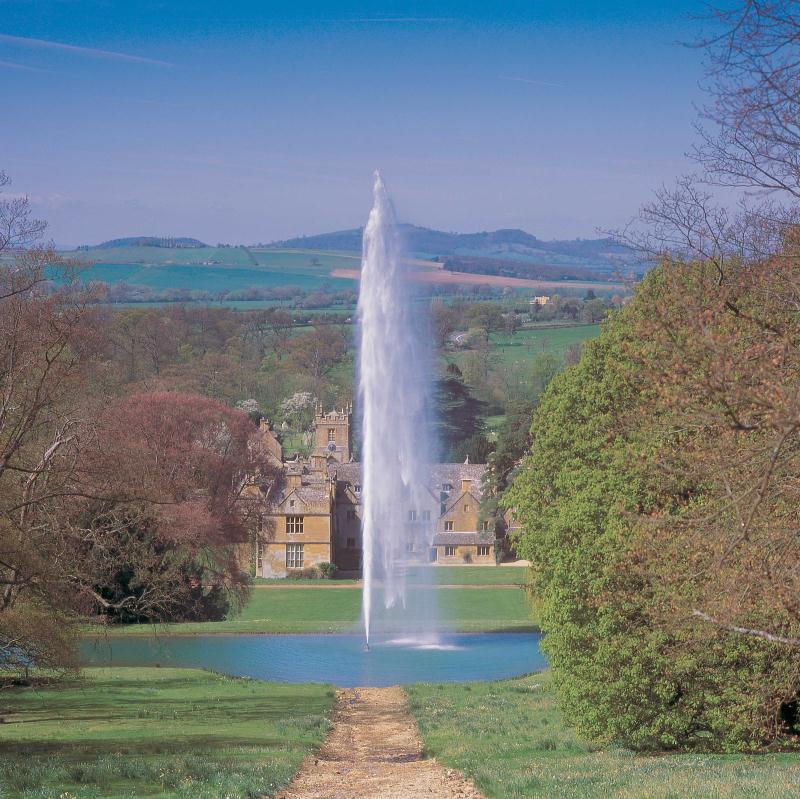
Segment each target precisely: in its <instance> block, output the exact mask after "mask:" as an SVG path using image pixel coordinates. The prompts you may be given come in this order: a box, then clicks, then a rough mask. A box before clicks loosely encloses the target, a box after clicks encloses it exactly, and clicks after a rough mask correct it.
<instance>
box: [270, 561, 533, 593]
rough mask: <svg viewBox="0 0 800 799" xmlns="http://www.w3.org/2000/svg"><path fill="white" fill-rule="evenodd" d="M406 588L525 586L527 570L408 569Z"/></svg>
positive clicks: (277, 581)
mask: <svg viewBox="0 0 800 799" xmlns="http://www.w3.org/2000/svg"><path fill="white" fill-rule="evenodd" d="M405 575H406V580H407V582H408V584H409V585H526V584H527V582H528V570H527V569H526V568H524V567H521V566H411V567H409V568H408V569H406V571H405ZM358 579H359V578H355V577H347V578H338V577H335V578H334V579H332V580H313V579H302V580H286V579H284V578H282V577H256V579H255V584H256V585H283V586H285V585H287V584H288V585H313V586H317V587H318V588H325V587H327V586H330V585H355V583H356V582H358Z"/></svg>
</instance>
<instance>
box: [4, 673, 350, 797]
mask: <svg viewBox="0 0 800 799" xmlns="http://www.w3.org/2000/svg"><path fill="white" fill-rule="evenodd" d="M333 699H334V692H333V690H332V689H331V688H330V687H329V686H324V685H284V684H277V683H265V682H258V681H256V680H246V679H240V678H233V677H224V676H222V675H218V674H211V673H209V672H205V671H199V670H193V669H159V668H118V669H86V670H85V671H84V672H83V673H82V679H73V680H67V681H66V682H62V683H59V684H58V685H53V686H46V685H45V686H38V687H8V686H6V687H5V688H4V690H3V693H2V713H3V722H4V723H3V724H2V731H1V732H0V741H2V758H0V796H2V797H3V798H4V799H11V798H12V797H13V799H49V798H50V797H53V799H56V798H57V797H61V798H62V799H74V798H75V797H80V799H84V797H85V798H86V799H89V798H90V797H91V798H92V799H94V797H100V796H102V797H120V799H122V798H123V797H125V798H128V797H143V796H147V797H151V798H152V799H166V798H167V797H170V799H172V798H174V799H178V798H179V797H180V799H212V797H213V799H217V797H230V799H248V798H249V797H257V796H262V795H263V796H273V795H274V793H275V791H276V789H278V788H280V787H282V786H283V785H285V784H286V783H287V782H288V781H289V780H290V779H291V777H292V776H293V775H294V773H295V771H296V770H297V767H298V766H299V764H300V762H301V760H302V759H303V758H304V757H305V756H306V755H307V754H308V753H310V752H311V751H312V750H313V749H315V748H317V747H318V746H319V745H320V743H321V742H322V740H323V738H324V736H325V734H326V732H327V730H328V728H329V722H328V714H329V713H330V709H331V706H332V703H333Z"/></svg>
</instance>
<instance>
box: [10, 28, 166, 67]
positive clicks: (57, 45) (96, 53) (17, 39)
mask: <svg viewBox="0 0 800 799" xmlns="http://www.w3.org/2000/svg"><path fill="white" fill-rule="evenodd" d="M0 42H5V43H6V44H13V45H18V46H20V47H30V48H33V49H37V50H59V51H61V52H63V53H73V54H75V55H83V56H90V57H92V58H107V59H111V60H112V61H129V62H133V63H137V64H151V65H152V66H157V67H173V66H175V65H174V64H171V63H170V62H169V61H160V60H159V59H157V58H145V57H144V56H140V55H130V54H129V53H117V52H115V51H113V50H97V49H96V48H94V47H79V46H78V45H75V44H64V43H63V42H53V41H50V40H49V39H29V38H28V37H26V36H10V35H9V34H7V33H0Z"/></svg>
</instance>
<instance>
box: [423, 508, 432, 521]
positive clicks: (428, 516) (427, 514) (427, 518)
mask: <svg viewBox="0 0 800 799" xmlns="http://www.w3.org/2000/svg"><path fill="white" fill-rule="evenodd" d="M430 520H431V512H430V511H429V510H424V511H422V521H423V522H429V521H430Z"/></svg>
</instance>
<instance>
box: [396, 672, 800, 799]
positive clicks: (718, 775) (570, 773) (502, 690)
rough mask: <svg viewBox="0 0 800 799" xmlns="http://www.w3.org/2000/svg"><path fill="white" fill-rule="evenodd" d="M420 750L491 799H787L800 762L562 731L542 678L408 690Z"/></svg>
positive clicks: (798, 783) (799, 787)
mask: <svg viewBox="0 0 800 799" xmlns="http://www.w3.org/2000/svg"><path fill="white" fill-rule="evenodd" d="M407 690H408V694H409V696H410V700H411V709H412V712H413V714H414V715H415V716H416V718H417V720H418V721H419V725H420V731H421V733H422V737H423V739H424V742H425V751H426V753H427V754H428V755H431V756H434V757H436V758H437V759H439V760H440V761H441V762H442V763H444V764H445V765H447V766H450V767H453V768H457V769H460V770H462V771H463V772H464V773H465V774H467V775H468V776H470V777H472V778H473V779H474V780H475V782H476V784H477V785H478V787H479V788H480V789H481V790H482V791H483V792H484V793H485V794H486V796H487V797H489V799H522V797H526V799H528V798H534V797H541V799H544V798H545V797H546V798H547V799H720V798H723V797H724V799H785V798H786V797H790V796H800V755H793V754H771V755H763V756H752V755H751V756H744V755H659V756H644V755H635V754H633V753H631V752H628V751H626V750H622V749H613V748H612V749H607V750H596V749H593V748H592V747H590V746H589V745H587V744H586V743H585V742H583V741H581V740H580V739H579V738H578V737H577V736H576V735H575V733H574V732H572V730H570V729H569V728H568V727H566V726H565V724H564V723H563V721H562V719H561V716H560V714H559V712H558V710H557V708H556V706H555V698H554V694H553V691H552V688H551V685H550V680H549V677H548V675H547V674H546V673H545V674H534V675H530V676H527V677H523V678H520V679H515V680H504V681H500V682H485V683H483V682H479V683H466V684H454V683H449V684H438V685H433V684H423V685H413V686H409V687H408V689H407Z"/></svg>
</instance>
